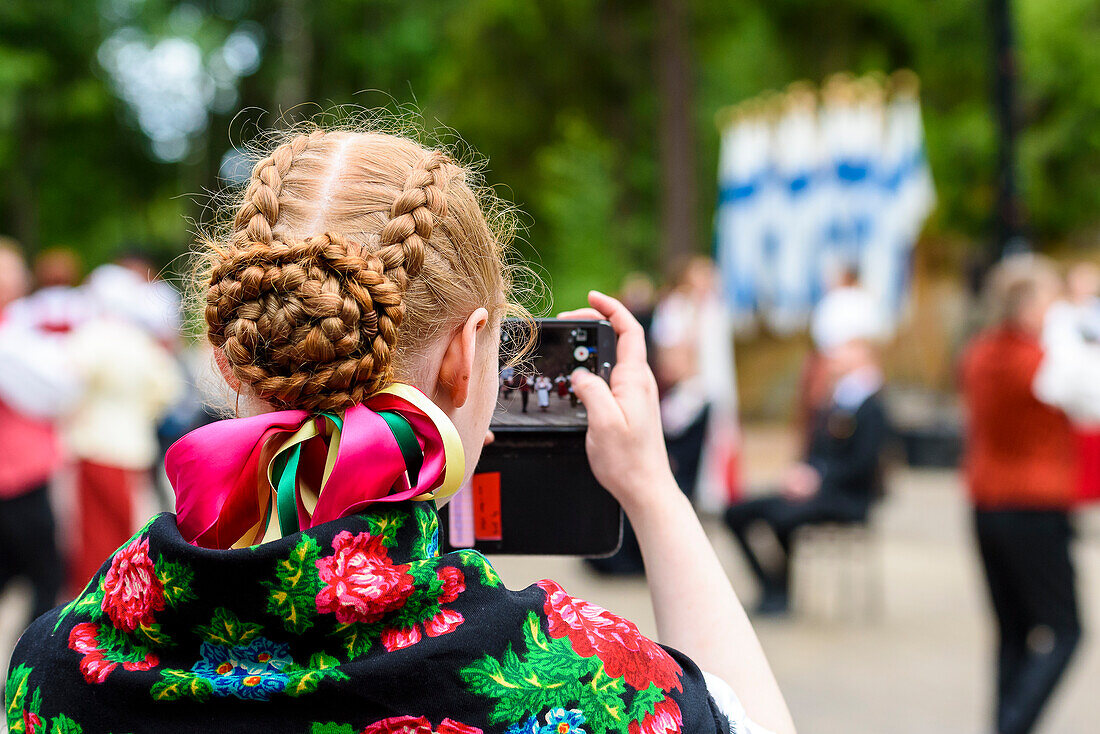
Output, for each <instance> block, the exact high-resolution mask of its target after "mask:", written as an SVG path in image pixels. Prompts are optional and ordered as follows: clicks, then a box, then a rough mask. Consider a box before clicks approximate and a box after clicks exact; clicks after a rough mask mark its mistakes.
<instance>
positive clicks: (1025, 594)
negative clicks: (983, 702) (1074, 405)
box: [961, 255, 1081, 734]
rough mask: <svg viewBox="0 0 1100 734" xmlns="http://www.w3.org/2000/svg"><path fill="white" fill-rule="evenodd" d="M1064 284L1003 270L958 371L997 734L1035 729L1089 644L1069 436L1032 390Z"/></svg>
mask: <svg viewBox="0 0 1100 734" xmlns="http://www.w3.org/2000/svg"><path fill="white" fill-rule="evenodd" d="M1061 285H1062V284H1061V280H1060V279H1059V277H1058V274H1057V272H1056V271H1055V269H1054V267H1053V266H1052V265H1051V264H1050V263H1049V262H1048V261H1047V260H1045V259H1043V258H1039V257H1036V256H1032V255H1019V256H1014V257H1012V258H1009V259H1006V260H1004V261H1002V263H1001V264H1000V265H998V266H997V267H996V268H995V269H994V271H993V272H992V273H991V275H990V277H989V280H988V283H987V296H988V299H989V305H990V306H991V310H992V313H991V316H992V325H991V326H989V327H988V328H987V329H985V330H984V331H982V332H980V333H979V334H978V335H977V336H976V337H974V339H973V340H972V341H971V343H970V345H969V346H968V347H967V349H966V351H965V353H964V356H963V360H962V369H961V383H962V384H961V387H962V397H963V402H964V406H965V409H966V413H967V423H966V430H967V435H966V459H965V473H966V482H967V485H968V488H969V492H970V500H971V502H972V503H973V506H974V524H975V530H976V533H977V540H978V549H979V552H980V554H981V559H982V564H983V566H984V568H985V576H986V581H987V583H988V585H989V594H990V598H991V601H992V604H993V611H994V613H995V614H996V616H997V623H998V630H999V636H1000V640H999V647H998V654H997V685H996V691H997V694H996V699H997V700H996V713H995V725H996V731H997V732H999V734H1024V733H1025V732H1029V731H1031V730H1032V728H1033V727H1034V725H1035V722H1036V719H1037V718H1038V717H1039V714H1040V712H1041V711H1042V708H1043V705H1044V704H1045V703H1046V701H1047V699H1048V698H1049V697H1050V694H1051V693H1052V692H1053V690H1054V688H1055V686H1056V685H1057V683H1058V681H1059V680H1060V679H1061V678H1062V675H1063V674H1064V673H1065V671H1066V668H1067V666H1068V664H1069V661H1070V658H1071V656H1072V654H1073V651H1074V649H1075V648H1076V647H1077V644H1078V641H1079V639H1080V637H1081V623H1080V620H1079V617H1078V611H1077V598H1076V589H1075V582H1074V569H1073V562H1072V559H1071V557H1070V547H1069V546H1070V538H1071V535H1072V531H1071V526H1070V520H1069V514H1068V510H1069V507H1070V503H1071V500H1072V497H1073V484H1074V478H1075V453H1074V444H1073V434H1072V430H1071V427H1070V422H1069V420H1068V418H1067V417H1066V415H1065V413H1063V412H1062V411H1061V410H1058V409H1057V408H1054V407H1051V406H1050V405H1048V404H1046V403H1044V402H1042V401H1041V400H1040V399H1039V398H1038V397H1037V396H1036V394H1035V392H1034V390H1033V385H1034V384H1035V380H1036V374H1037V372H1038V371H1039V368H1040V364H1041V363H1042V361H1043V346H1042V342H1041V338H1042V334H1043V327H1044V323H1045V320H1046V317H1047V315H1048V311H1049V309H1050V307H1051V305H1052V304H1054V303H1055V302H1056V300H1057V299H1058V297H1059V295H1060V291H1061Z"/></svg>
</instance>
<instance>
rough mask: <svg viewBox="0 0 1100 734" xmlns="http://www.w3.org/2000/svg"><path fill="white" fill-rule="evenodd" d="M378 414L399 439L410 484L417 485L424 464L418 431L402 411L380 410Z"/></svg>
mask: <svg viewBox="0 0 1100 734" xmlns="http://www.w3.org/2000/svg"><path fill="white" fill-rule="evenodd" d="M378 415H380V416H382V420H384V421H386V425H387V426H389V427H390V432H391V433H393V437H394V438H395V439H396V440H397V446H398V448H400V449H401V456H402V458H404V459H405V472H406V473H407V474H408V475H409V486H410V487H415V486H416V484H417V482H418V481H419V480H420V468H421V467H422V466H424V451H423V450H422V449H421V448H420V442H419V441H417V440H416V433H415V432H414V431H413V428H412V425H410V424H409V421H408V420H406V419H405V417H404V416H402V415H401V414H400V413H394V412H392V411H389V410H380V411H378Z"/></svg>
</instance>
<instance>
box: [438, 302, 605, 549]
mask: <svg viewBox="0 0 1100 734" xmlns="http://www.w3.org/2000/svg"><path fill="white" fill-rule="evenodd" d="M535 329H536V332H535V334H531V332H530V326H529V324H525V323H523V322H516V321H505V322H504V324H503V327H502V332H501V363H500V370H499V375H498V384H497V408H496V412H495V413H494V415H493V420H492V426H491V427H492V429H493V433H494V434H495V436H496V440H495V441H494V442H493V443H490V444H489V445H488V446H486V447H485V448H484V450H483V451H482V452H481V459H480V461H479V462H478V465H477V468H476V469H475V471H474V475H473V477H472V479H471V480H470V482H469V483H468V484H467V485H466V486H464V487H463V489H462V490H461V491H459V492H458V493H457V494H456V495H455V496H454V498H453V499H452V500H451V502H450V503H449V504H447V505H446V506H445V507H444V508H442V513H441V514H442V515H445V516H446V519H445V525H444V527H445V528H446V532H445V534H444V545H445V546H446V547H447V548H470V547H472V548H476V549H477V550H479V551H481V552H483V553H507V554H536V555H541V554H549V555H575V556H601V555H607V554H609V553H612V552H614V550H615V549H616V548H617V547H618V546H619V543H620V540H621V537H622V511H621V510H620V509H619V505H618V504H617V503H616V502H615V499H614V498H613V497H612V496H611V495H610V494H609V493H608V492H607V490H605V489H604V488H603V487H601V486H600V484H599V482H597V481H596V477H595V476H593V474H592V470H591V468H590V467H589V465H588V456H587V454H586V452H585V432H586V430H587V428H588V416H587V414H586V413H585V410H584V406H583V405H582V404H581V403H580V401H579V400H577V398H576V395H574V393H573V386H572V382H571V381H570V375H571V374H572V373H573V371H574V370H575V369H577V367H585V368H587V369H588V370H589V371H591V372H592V373H594V374H597V375H600V376H601V377H603V378H604V379H606V378H607V376H608V375H609V374H610V372H611V368H612V366H613V365H614V363H615V333H614V330H613V329H612V328H611V325H610V324H609V323H607V322H606V321H560V320H557V319H537V320H536V321H535ZM532 337H533V339H534V343H533V344H532V345H531V347H532V348H531V349H530V350H528V351H527V352H526V354H525V355H524V356H523V358H521V359H520V360H518V361H516V362H515V363H514V364H513V360H512V355H515V354H516V353H517V352H518V351H520V348H521V347H522V346H523V345H524V344H526V342H527V340H528V339H529V338H532ZM563 507H568V508H570V521H569V522H568V523H565V524H564V525H563V524H562V523H560V522H547V518H553V517H557V516H558V515H560V513H561V512H562V508H563Z"/></svg>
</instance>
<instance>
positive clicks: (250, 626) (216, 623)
mask: <svg viewBox="0 0 1100 734" xmlns="http://www.w3.org/2000/svg"><path fill="white" fill-rule="evenodd" d="M262 631H263V627H262V626H260V625H258V624H256V623H255V622H242V621H241V620H240V619H238V618H237V615H236V614H234V613H233V612H231V611H229V610H228V609H226V608H225V607H218V608H217V609H215V610H214V617H213V618H212V619H211V620H210V624H208V625H203V624H200V625H199V626H197V627H195V633H196V634H198V635H199V636H200V637H202V638H203V639H204V640H206V641H207V642H212V643H214V644H215V645H224V646H225V647H236V646H238V645H247V644H248V643H249V642H251V641H252V640H254V639H256V638H257V637H259V636H260V633H261V632H262Z"/></svg>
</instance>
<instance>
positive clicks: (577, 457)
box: [440, 430, 623, 557]
mask: <svg viewBox="0 0 1100 734" xmlns="http://www.w3.org/2000/svg"><path fill="white" fill-rule="evenodd" d="M476 473H478V474H482V473H497V474H499V475H500V527H501V539H500V540H477V541H476V542H475V544H474V546H473V547H474V548H475V549H476V550H479V551H481V552H482V553H508V554H510V555H559V556H560V555H565V556H588V557H601V556H609V555H611V554H612V553H614V552H615V551H617V550H618V549H619V545H620V544H621V543H622V533H623V524H622V510H621V508H620V507H619V503H618V502H616V501H615V499H614V498H613V497H612V496H611V495H610V494H609V493H608V491H607V490H606V489H604V488H603V487H601V486H600V485H599V484H598V483H597V482H596V478H595V477H594V476H592V471H591V470H590V469H589V467H588V457H587V455H586V454H585V451H584V431H560V430H558V431H533V430H520V431H504V432H501V433H497V434H496V440H495V441H494V442H493V443H491V444H489V445H488V446H486V447H485V450H484V451H483V452H482V454H481V460H480V461H478V464H477V471H476ZM440 516H441V520H442V522H441V523H440V524H441V525H442V527H443V529H444V546H445V548H446V549H447V550H455V549H454V548H453V547H452V546H451V545H450V543H449V542H448V539H447V537H446V530H447V528H448V527H449V522H448V521H449V519H450V518H449V516H448V515H447V508H446V507H443V509H442V510H440Z"/></svg>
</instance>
